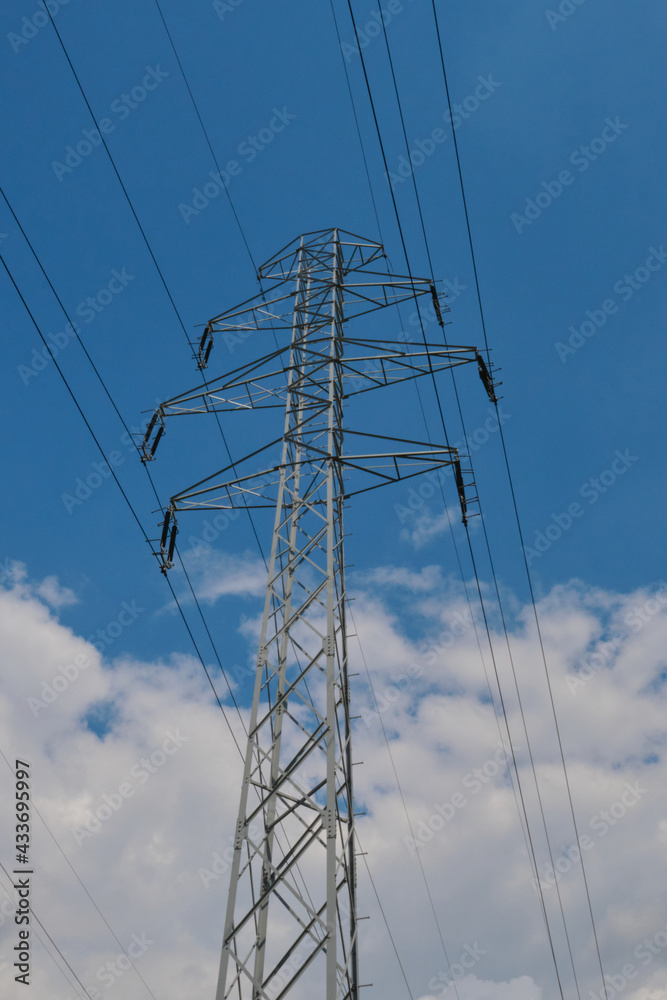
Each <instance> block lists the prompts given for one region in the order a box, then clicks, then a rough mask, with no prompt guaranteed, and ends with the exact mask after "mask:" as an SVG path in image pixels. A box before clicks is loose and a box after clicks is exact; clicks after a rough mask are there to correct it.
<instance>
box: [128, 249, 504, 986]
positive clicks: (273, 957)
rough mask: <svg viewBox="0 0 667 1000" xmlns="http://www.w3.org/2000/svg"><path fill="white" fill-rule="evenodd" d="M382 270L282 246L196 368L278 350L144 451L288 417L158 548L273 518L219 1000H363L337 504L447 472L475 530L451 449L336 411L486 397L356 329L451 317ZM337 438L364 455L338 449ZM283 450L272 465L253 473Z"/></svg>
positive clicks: (444, 357) (406, 348)
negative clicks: (366, 429)
mask: <svg viewBox="0 0 667 1000" xmlns="http://www.w3.org/2000/svg"><path fill="white" fill-rule="evenodd" d="M383 258H384V251H383V248H382V246H381V245H379V244H377V243H373V242H371V241H369V240H363V239H361V238H359V237H356V236H352V235H351V234H349V233H345V232H342V231H341V230H336V229H333V230H326V231H322V232H317V233H310V234H307V235H305V236H302V237H301V238H300V239H297V240H295V241H294V242H293V243H291V244H289V245H288V246H287V247H285V248H284V249H283V250H282V251H281V252H279V253H278V254H277V255H276V256H274V257H273V258H272V259H271V260H270V261H268V262H267V263H266V264H264V265H263V266H262V268H260V276H261V278H262V279H263V280H265V281H267V282H271V283H272V284H271V286H270V287H269V288H268V289H266V290H265V292H264V294H263V296H261V297H259V296H258V297H257V298H256V299H254V300H250V301H249V302H245V303H242V304H241V305H240V306H239V307H237V308H235V309H233V310H231V311H228V312H226V313H224V314H222V315H220V316H217V317H216V318H215V319H213V320H211V321H210V322H209V324H208V325H207V327H206V330H205V332H204V334H203V336H202V338H201V340H200V343H199V345H198V351H197V358H198V361H199V367H200V368H202V369H203V368H205V367H206V365H207V362H208V359H209V355H210V352H211V347H212V345H213V339H214V337H216V336H219V335H222V336H223V337H229V336H234V337H237V338H240V337H247V336H249V335H250V334H254V335H257V334H260V335H261V336H262V337H266V336H267V335H270V334H271V331H272V332H273V336H274V337H275V342H276V349H275V350H273V351H271V352H269V353H266V354H264V355H263V356H262V357H261V358H259V359H257V360H253V361H251V362H249V363H248V364H246V365H243V366H242V367H240V368H238V369H236V370H235V371H233V372H231V373H228V374H227V375H226V376H224V377H223V378H220V379H216V380H213V381H209V382H206V383H205V385H204V388H203V389H202V388H201V387H200V388H199V389H195V390H192V391H191V392H186V393H183V394H181V395H180V396H178V397H175V398H174V399H171V400H168V401H167V402H165V403H163V404H162V405H161V406H160V407H159V408H158V410H157V411H156V413H155V415H154V417H153V420H152V422H151V424H150V426H149V428H148V431H147V433H146V437H145V439H144V442H143V453H144V458H145V460H150V459H152V458H153V457H154V454H155V449H156V447H157V443H158V441H159V440H160V438H161V436H162V434H163V432H164V427H165V420H166V418H167V417H172V416H177V415H184V414H193V413H211V412H213V413H221V412H229V411H234V410H240V409H244V410H256V409H265V408H272V407H279V408H281V409H284V429H283V434H282V437H281V438H279V439H277V440H276V441H272V442H270V443H269V444H268V445H265V446H264V447H262V448H260V449H259V450H258V451H256V452H253V453H252V454H251V455H249V456H247V458H246V459H243V460H242V461H240V462H237V463H235V465H234V466H228V467H227V468H225V469H222V470H220V471H219V472H217V473H215V474H214V475H213V476H210V477H208V478H207V479H206V480H204V481H202V482H200V483H197V484H196V485H195V486H193V487H191V488H190V489H188V490H185V491H183V492H181V493H179V494H177V495H176V496H174V497H173V498H172V500H171V503H170V506H169V509H168V511H167V514H166V516H165V520H164V522H163V532H162V539H161V546H160V553H159V554H160V558H161V561H162V567H163V569H165V570H166V569H167V568H168V567H169V566H170V565H171V562H172V556H173V552H174V544H175V538H176V531H177V526H176V515H177V512H178V511H182V510H211V509H215V510H220V509H221V510H230V509H237V508H240V507H241V508H253V507H275V522H274V528H273V540H272V545H271V553H270V557H269V570H268V581H267V588H266V598H265V602H264V614H263V618H262V625H261V636H260V642H259V654H258V657H257V669H256V676H255V685H254V693H253V699H252V707H251V711H250V716H249V724H248V742H247V748H246V752H245V765H244V770H243V782H242V787H241V801H240V806H239V813H238V820H237V824H236V830H235V841H234V858H233V863H232V869H231V876H230V887H229V896H228V901H227V913H226V918H225V926H224V937H223V945H222V956H221V962H220V973H219V981H218V989H217V993H216V1000H227V998H232V997H235V998H236V997H237V998H239V1000H279V998H282V997H285V996H288V995H290V994H292V995H294V992H293V991H294V987H295V984H296V983H297V982H299V988H298V989H299V995H301V991H303V995H304V996H306V995H308V996H313V997H315V996H317V997H318V998H319V997H321V998H322V1000H357V997H358V991H359V979H358V930H357V908H356V882H357V876H356V843H355V821H354V797H353V781H352V766H353V760H352V751H351V732H352V726H351V716H350V689H349V675H348V666H349V661H348V650H347V636H348V632H347V626H346V602H347V598H346V586H345V561H344V551H343V550H344V544H343V540H344V533H343V507H344V501H345V500H346V499H347V498H348V497H349V496H352V495H354V494H355V493H359V492H364V491H365V490H368V489H374V488H375V487H377V486H380V485H384V484H386V483H389V482H395V481H397V480H399V479H405V478H409V477H411V476H415V475H419V474H422V473H424V472H427V471H430V470H433V469H437V468H440V467H442V466H453V471H454V473H455V480H456V484H457V488H458V493H459V498H460V500H461V504H462V510H463V516H464V518H465V517H466V512H467V503H468V499H467V494H468V493H469V491H468V490H467V485H466V483H465V482H464V472H463V471H462V469H461V465H460V461H459V456H458V454H457V452H456V450H455V449H453V448H450V447H448V446H446V445H443V446H438V447H436V446H433V445H431V444H424V443H420V442H415V441H404V440H400V439H397V438H388V437H386V436H382V435H377V434H370V433H368V434H367V433H362V432H360V431H358V430H348V429H345V432H344V428H343V404H344V400H345V399H346V398H347V397H349V396H353V395H357V394H359V393H362V392H367V391H369V390H370V389H377V388H381V387H390V386H391V385H394V384H396V383H398V382H402V381H405V380H406V379H414V378H418V377H420V376H423V375H432V374H434V373H436V372H438V371H441V370H443V369H446V368H450V367H452V366H455V365H458V364H464V363H467V362H470V361H477V363H478V366H479V371H480V375H481V376H482V379H483V381H485V384H486V385H487V390H488V391H489V394H490V395H491V396H492V391H493V390H492V383H491V380H490V376H489V374H488V371H487V370H486V367H485V365H484V362H483V360H482V359H481V357H480V355H479V354H478V352H477V351H476V350H475V348H472V347H447V348H445V347H443V346H442V345H436V344H428V343H424V344H423V345H422V346H413V345H408V344H406V343H404V342H401V341H391V340H386V339H378V338H376V337H375V338H370V337H359V336H354V335H352V334H351V333H349V332H348V330H347V329H346V324H347V323H348V322H349V321H350V320H352V319H354V318H356V317H359V316H362V315H364V314H368V313H370V312H374V311H375V310H378V309H382V308H385V307H387V306H390V305H394V304H397V303H401V302H404V301H407V300H413V299H414V298H415V297H417V296H421V295H424V294H427V295H430V296H432V299H433V303H434V305H435V307H436V313H437V315H438V318H439V320H440V322H442V318H441V313H440V305H439V301H438V297H437V295H436V293H435V290H434V288H433V286H432V284H431V283H430V282H429V281H426V280H422V279H416V278H412V277H404V276H391V275H388V274H387V273H386V272H384V273H383V272H381V271H379V270H374V269H373V268H374V266H375V267H378V266H379V263H380V262H381V261H382V259H383ZM281 331H282V332H283V336H285V335H286V331H290V337H289V343H286V344H283V345H282V346H281V344H280V336H281ZM492 398H493V396H492ZM344 433H345V436H346V438H347V437H348V436H351V438H352V440H353V441H354V442H355V443H358V444H359V446H360V448H359V450H355V452H354V453H352V454H349V453H347V452H344V450H343V446H344ZM279 445H281V458H280V462H279V464H275V460H274V461H273V462H271V461H269V462H268V464H265V467H264V468H261V469H260V471H256V469H257V463H258V462H260V461H261V456H263V455H264V453H265V452H267V451H268V452H270V453H273V452H275V449H276V448H277V447H278V446H279ZM378 449H380V450H378ZM250 464H253V465H254V469H255V471H250V470H249V468H248V466H249V465H250ZM241 467H244V469H245V471H241Z"/></svg>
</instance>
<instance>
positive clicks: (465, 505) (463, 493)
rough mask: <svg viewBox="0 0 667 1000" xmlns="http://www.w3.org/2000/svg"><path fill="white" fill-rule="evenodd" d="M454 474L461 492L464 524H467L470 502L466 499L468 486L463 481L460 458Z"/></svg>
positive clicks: (460, 501)
mask: <svg viewBox="0 0 667 1000" xmlns="http://www.w3.org/2000/svg"><path fill="white" fill-rule="evenodd" d="M454 476H455V478H456V489H457V492H458V494H459V503H460V504H461V520H462V521H463V523H464V524H467V523H468V502H467V500H466V488H465V484H464V482H463V474H462V472H461V462H460V460H459V459H458V458H457V459H456V460H455V462H454Z"/></svg>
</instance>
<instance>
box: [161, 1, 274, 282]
mask: <svg viewBox="0 0 667 1000" xmlns="http://www.w3.org/2000/svg"><path fill="white" fill-rule="evenodd" d="M155 6H156V7H157V9H158V13H159V15H160V19H161V21H162V24H163V25H164V30H165V31H166V32H167V37H168V39H169V42H170V44H171V47H172V49H173V52H174V56H175V57H176V62H177V63H178V68H179V69H180V71H181V76H182V77H183V82H184V83H185V86H186V87H187V91H188V94H189V95H190V100H191V101H192V107H193V108H194V110H195V114H196V115H197V119H198V121H199V124H200V125H201V128H202V132H203V133H204V137H205V139H206V144H207V145H208V148H209V150H210V153H211V156H212V157H213V162H214V163H215V168H216V170H217V171H218V175H219V176H221V175H222V169H221V167H220V164H219V163H218V158H217V156H216V155H215V152H214V150H213V146H212V145H211V140H210V138H209V135H208V132H207V131H206V126H205V125H204V121H203V119H202V116H201V114H200V113H199V108H198V107H197V102H196V100H195V97H194V94H193V93H192V88H191V87H190V84H189V82H188V78H187V76H186V75H185V70H184V69H183V64H182V62H181V60H180V57H179V55H178V52H177V50H176V46H175V45H174V39H173V38H172V36H171V32H170V30H169V26H168V25H167V22H166V20H165V17H164V14H163V13H162V8H161V7H160V3H159V0H155ZM222 186H223V188H224V189H225V194H226V195H227V201H228V202H229V207H230V208H231V210H232V213H233V215H234V218H235V219H236V225H237V226H238V227H239V232H240V234H241V238H242V240H243V243H244V245H245V248H246V250H247V251H248V257H249V258H250V263H251V264H252V267H253V270H254V271H255V273H257V265H256V264H255V260H254V258H253V255H252V252H251V250H250V246H249V244H248V240H247V239H246V235H245V233H244V231H243V226H242V225H241V220H240V219H239V216H238V213H237V211H236V208H235V207H234V202H233V201H232V196H231V195H230V193H229V189H228V188H227V185H226V184H223V185H222Z"/></svg>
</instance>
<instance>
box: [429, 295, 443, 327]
mask: <svg viewBox="0 0 667 1000" xmlns="http://www.w3.org/2000/svg"><path fill="white" fill-rule="evenodd" d="M431 297H432V299H433V308H434V309H435V316H436V319H437V321H438V323H439V324H440V326H441V327H443V328H444V326H445V324H444V322H443V319H442V313H441V311H440V301H439V299H438V293H437V292H436V290H435V285H431Z"/></svg>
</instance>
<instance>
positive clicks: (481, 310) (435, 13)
mask: <svg viewBox="0 0 667 1000" xmlns="http://www.w3.org/2000/svg"><path fill="white" fill-rule="evenodd" d="M431 5H432V8H433V18H434V22H435V28H436V37H437V41H438V49H439V52H440V65H441V68H442V75H443V81H444V85H445V93H446V96H447V107H448V110H449V115H450V121H451V120H452V104H451V98H450V94H449V84H448V81H447V71H446V68H445V56H444V50H443V45H442V38H441V34H440V24H439V19H438V11H437V8H436V4H435V0H431ZM452 134H453V138H454V151H455V156H456V164H457V170H458V175H459V184H460V188H461V198H462V202H463V208H464V213H465V221H466V230H467V233H468V243H469V246H470V256H471V260H472V265H473V274H474V280H475V289H476V292H477V302H478V305H479V314H480V321H481V326H482V332H483V336H484V344H485V348H486V352H487V357H488V356H489V346H488V339H487V333H486V322H485V319H484V308H483V305H482V294H481V289H480V284H479V275H478V271H477V263H476V259H475V249H474V245H473V238H472V229H471V226H470V216H469V213H468V205H467V200H466V195H465V186H464V183H463V171H462V168H461V158H460V155H459V147H458V142H457V139H456V129H454V128H453V127H452ZM496 406H497V404H496ZM498 427H499V431H500V441H501V443H502V449H503V456H504V460H505V468H506V470H507V477H508V481H509V486H510V492H511V495H512V505H513V508H514V515H515V519H516V524H517V529H518V533H519V539H520V541H521V551H522V553H523V562H524V567H525V571H526V578H527V581H528V588H529V591H530V599H531V603H532V608H533V615H534V617H535V625H536V628H537V635H538V638H539V644H540V651H541V656H542V662H543V664H544V672H545V676H546V681H547V687H548V691H549V701H550V704H551V710H552V715H553V720H554V726H555V730H556V736H557V740H558V748H559V753H560V758H561V764H562V768H563V774H564V777H565V786H566V789H567V797H568V803H569V808H570V814H571V816H572V825H573V827H574V832H575V836H576V840H577V846H578V848H579V852H580V855H581V873H582V878H583V883H584V888H585V892H586V900H587V904H588V912H589V916H590V919H591V926H592V929H593V939H594V943H595V951H596V956H597V962H598V967H599V970H600V978H601V980H602V985H603V989H606V986H605V979H604V969H603V966H602V956H601V954H600V946H599V941H598V934H597V928H596V924H595V917H594V914H593V905H592V901H591V896H590V891H589V886H588V876H587V874H586V865H585V863H584V857H583V851H582V850H581V842H580V838H579V829H578V825H577V819H576V814H575V810H574V803H573V800H572V791H571V788H570V781H569V777H568V773H567V765H566V762H565V754H564V750H563V743H562V740H561V734H560V726H559V724H558V717H557V713H556V706H555V702H554V697H553V690H552V686H551V678H550V676H549V667H548V664H547V658H546V651H545V649H544V642H543V639H542V631H541V628H540V622H539V616H538V612H537V605H536V603H535V593H534V589H533V582H532V576H531V573H530V567H529V565H528V559H527V557H526V549H525V544H524V536H523V530H522V527H521V519H520V516H519V508H518V505H517V501H516V493H515V490H514V482H513V478H512V473H511V469H510V464H509V457H508V454H507V447H506V443H505V434H504V431H503V428H502V424H501V422H500V420H498Z"/></svg>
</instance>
